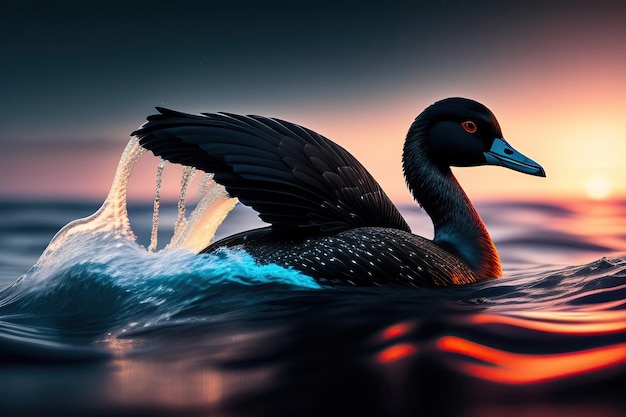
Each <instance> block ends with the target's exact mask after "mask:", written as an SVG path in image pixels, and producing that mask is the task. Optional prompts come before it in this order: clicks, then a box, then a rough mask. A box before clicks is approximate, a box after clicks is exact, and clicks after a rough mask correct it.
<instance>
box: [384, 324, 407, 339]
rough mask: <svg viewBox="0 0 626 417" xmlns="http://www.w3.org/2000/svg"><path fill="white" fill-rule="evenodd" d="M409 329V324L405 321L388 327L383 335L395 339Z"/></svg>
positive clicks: (385, 337)
mask: <svg viewBox="0 0 626 417" xmlns="http://www.w3.org/2000/svg"><path fill="white" fill-rule="evenodd" d="M408 330H409V326H408V325H407V324H405V323H398V324H394V325H392V326H389V327H387V328H386V329H385V330H383V334H382V337H383V339H393V338H396V337H400V336H402V335H403V334H406V332H407V331H408Z"/></svg>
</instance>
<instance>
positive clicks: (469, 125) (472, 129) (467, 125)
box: [461, 120, 478, 133]
mask: <svg viewBox="0 0 626 417" xmlns="http://www.w3.org/2000/svg"><path fill="white" fill-rule="evenodd" d="M461 126H463V129H465V131H466V132H467V133H476V129H478V128H477V127H476V123H474V122H472V121H471V120H468V121H466V122H463V123H461Z"/></svg>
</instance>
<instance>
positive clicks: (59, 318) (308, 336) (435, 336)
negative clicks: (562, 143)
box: [0, 173, 626, 416]
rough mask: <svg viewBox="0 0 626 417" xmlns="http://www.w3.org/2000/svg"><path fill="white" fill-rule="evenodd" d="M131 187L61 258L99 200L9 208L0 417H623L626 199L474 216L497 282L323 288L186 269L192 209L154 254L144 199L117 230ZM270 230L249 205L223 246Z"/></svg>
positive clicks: (233, 269)
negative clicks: (250, 232)
mask: <svg viewBox="0 0 626 417" xmlns="http://www.w3.org/2000/svg"><path fill="white" fill-rule="evenodd" d="M126 179H127V176H126V174H125V173H122V175H121V176H118V177H117V178H116V181H117V183H116V184H117V186H115V185H114V187H113V190H112V193H111V194H110V195H109V197H108V199H107V204H105V206H104V209H100V211H98V214H97V215H95V216H93V217H91V218H90V219H88V220H84V221H80V222H78V223H74V226H73V227H72V228H70V229H65V230H64V231H63V232H61V233H60V234H59V235H58V237H57V238H56V239H55V241H53V243H52V244H50V246H48V243H49V242H50V240H51V239H52V237H53V236H54V235H55V233H56V232H57V231H58V230H59V229H61V228H62V227H63V226H64V225H65V224H67V223H68V222H70V221H72V220H74V219H78V218H84V217H86V216H89V215H91V214H92V213H94V212H96V211H97V210H98V207H99V206H100V204H99V202H90V201H66V202H52V201H11V200H7V199H5V200H3V201H0V353H1V355H0V358H1V359H0V409H1V410H2V415H3V416H4V415H6V416H30V415H32V416H39V415H48V416H50V415H59V416H83V415H89V416H93V415H96V416H126V415H128V416H136V415H141V416H143V415H145V416H170V415H171V416H205V415H210V416H213V415H218V416H257V415H267V416H280V415H285V416H287V415H289V416H292V415H328V414H331V415H341V414H346V415H364V416H374V415H384V416H411V415H417V414H423V415H450V416H501V415H509V416H522V415H533V416H547V415H550V416H583V415H602V416H619V415H624V413H625V412H626V400H624V399H623V398H624V390H625V389H626V258H624V257H623V256H624V254H625V253H626V250H625V248H626V201H604V202H591V201H582V200H580V201H575V200H567V201H550V202H545V201H541V202H539V201H508V202H484V203H481V204H478V210H479V212H480V213H481V215H482V216H483V218H484V220H485V222H486V224H487V226H488V227H489V229H490V231H491V234H492V236H493V238H494V240H495V242H496V246H497V247H498V249H499V252H500V254H501V257H502V261H503V267H504V270H505V274H506V278H504V279H501V280H497V281H494V282H489V283H484V284H479V285H472V286H467V287H459V288H447V289H416V288H397V287H375V288H348V287H334V288H325V287H320V286H319V285H317V284H316V283H315V281H313V280H312V279H310V278H309V277H306V276H304V275H302V274H299V273H297V272H295V271H289V270H286V269H283V268H280V267H276V266H257V265H255V264H254V262H253V261H252V260H251V259H250V258H249V257H248V256H247V255H246V254H245V253H243V252H238V251H224V252H220V253H216V254H209V255H202V256H196V255H194V253H193V252H192V251H190V250H188V249H185V248H187V247H191V248H196V247H198V246H199V245H201V244H203V242H202V241H200V242H198V241H192V240H190V239H189V236H188V235H185V228H192V229H193V228H194V227H199V226H198V224H200V223H203V222H204V220H203V219H202V218H200V219H199V220H193V219H192V217H193V215H189V214H188V220H185V221H183V222H182V223H181V220H180V218H179V215H178V213H180V210H179V206H180V205H181V203H180V202H176V201H171V202H167V201H163V200H161V201H160V206H161V208H160V212H159V216H158V217H159V226H160V227H159V231H158V246H157V245H154V239H151V235H152V234H153V228H152V219H153V204H152V203H151V202H145V203H144V202H132V201H131V202H129V204H128V213H129V214H128V217H129V218H130V224H128V222H126V221H125V220H124V219H126V213H125V211H126V207H125V205H124V204H122V203H123V202H124V197H125V194H124V193H123V192H119V190H120V189H122V188H124V184H125V181H126ZM204 181H205V182H206V179H205V180H204ZM120 184H121V185H120ZM116 187H117V191H118V192H114V191H115V189H116ZM206 193H207V192H206V191H205V194H206ZM188 194H190V193H188ZM203 195H204V194H203ZM213 197H215V196H213ZM218 200H219V199H218ZM212 201H215V198H213V200H212ZM183 205H185V203H183ZM226 206H227V207H226V208H223V209H222V211H221V213H224V212H226V213H227V212H228V210H230V206H228V204H226ZM402 211H403V213H404V214H405V215H406V218H407V220H408V221H409V223H410V224H411V226H412V227H413V229H414V231H415V232H417V233H420V234H424V235H427V236H429V235H432V230H431V226H430V223H429V222H428V219H427V218H426V217H425V215H424V213H422V212H421V211H420V210H419V209H418V208H417V207H414V206H403V207H402ZM206 213H211V209H210V208H209V209H208V211H207V212H206ZM212 216H214V217H218V218H219V217H220V214H219V213H218V214H215V212H214V211H213V214H212ZM196 221H197V222H200V223H196ZM218 223H219V222H218ZM258 224H259V223H258V220H257V219H256V218H255V215H254V213H252V212H250V211H249V210H246V209H245V208H242V207H240V206H237V207H236V208H235V209H234V210H233V211H232V212H231V213H230V215H229V217H228V218H227V220H226V221H225V222H224V223H223V224H222V225H221V226H220V227H219V229H217V232H216V233H217V236H218V237H220V236H224V235H228V234H231V233H234V232H236V231H239V230H245V229H248V228H251V227H255V226H257V225H258ZM175 228H177V229H179V230H178V231H177V232H176V236H177V237H176V238H175V239H173V241H172V244H171V245H170V246H169V247H168V248H167V249H164V248H165V246H166V244H167V242H168V241H169V240H170V238H171V237H172V235H173V234H174V231H175V230H174V229H175ZM213 228H214V227H213V226H210V227H208V229H206V230H209V231H208V232H207V233H209V234H212V233H213V232H214V230H213ZM68 230H69V231H68ZM135 235H136V239H137V240H136V241H135ZM151 242H152V246H154V247H155V250H154V251H148V250H147V249H146V248H149V247H150V246H151ZM151 249H152V248H151ZM194 250H195V249H194ZM42 253H43V256H41V255H42ZM40 256H41V258H40ZM18 277H19V279H18Z"/></svg>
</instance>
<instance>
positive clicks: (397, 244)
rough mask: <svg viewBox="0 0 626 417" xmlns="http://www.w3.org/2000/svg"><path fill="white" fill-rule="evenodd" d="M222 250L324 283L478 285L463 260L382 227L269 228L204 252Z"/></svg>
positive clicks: (413, 236)
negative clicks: (286, 231)
mask: <svg viewBox="0 0 626 417" xmlns="http://www.w3.org/2000/svg"><path fill="white" fill-rule="evenodd" d="M219 247H239V248H241V249H243V250H245V251H246V252H247V253H249V254H250V255H252V256H253V257H254V258H255V259H256V260H257V261H258V262H259V263H262V264H270V263H276V264H279V265H283V266H287V267H293V268H295V269H297V270H299V271H301V272H303V273H305V274H307V275H310V276H312V277H314V278H316V279H317V280H318V281H319V282H320V283H328V284H351V285H360V286H362V285H379V284H398V285H405V286H406V285H409V286H416V287H429V286H448V285H457V284H469V283H473V282H476V281H477V279H476V277H475V275H474V274H473V273H472V271H471V269H470V268H469V267H468V266H467V265H466V264H465V263H464V262H463V261H461V260H460V259H458V258H457V257H455V256H451V254H450V253H449V252H447V251H445V250H443V249H442V248H440V247H438V246H437V245H435V244H434V243H433V242H432V241H430V240H428V239H425V238H423V237H421V236H417V235H414V234H411V233H409V232H405V231H402V230H398V229H390V228H383V227H359V228H354V229H350V230H345V231H342V232H339V233H335V234H326V235H323V234H314V235H308V236H302V235H300V234H294V235H292V236H289V235H286V234H284V233H276V232H274V231H272V230H271V229H270V228H264V229H257V230H253V231H247V232H243V233H240V234H237V235H234V236H230V237H227V238H225V239H223V240H220V241H218V242H215V243H213V244H212V245H210V246H209V247H208V248H206V249H205V250H204V252H211V251H214V250H216V249H217V248H219Z"/></svg>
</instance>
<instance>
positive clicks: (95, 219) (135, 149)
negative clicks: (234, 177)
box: [33, 138, 237, 268]
mask: <svg viewBox="0 0 626 417" xmlns="http://www.w3.org/2000/svg"><path fill="white" fill-rule="evenodd" d="M145 152H146V150H145V149H144V148H143V147H141V145H140V144H139V140H138V139H136V138H132V139H131V140H130V141H129V143H128V145H126V148H125V149H124V152H123V154H122V157H121V159H120V162H119V164H118V167H117V170H116V172H115V177H114V179H113V184H112V186H111V190H110V191H109V194H108V195H107V198H106V199H105V201H104V203H103V204H102V206H101V207H100V208H99V209H98V210H97V211H96V212H95V213H94V214H92V215H91V216H89V217H85V218H82V219H78V220H75V221H73V222H71V223H69V224H67V225H66V226H65V227H63V228H62V229H61V230H60V231H59V232H58V233H57V234H56V235H55V236H54V238H53V239H52V240H51V241H50V244H49V245H48V247H47V248H46V250H45V251H44V252H43V254H42V255H41V257H40V258H39V260H38V261H37V263H36V264H35V266H34V267H33V268H41V267H43V266H49V265H50V264H51V263H54V264H57V265H63V264H65V263H66V261H69V260H70V259H71V258H73V256H72V255H71V251H70V250H68V249H67V247H68V246H70V245H71V246H72V247H77V248H81V247H84V246H85V245H87V246H93V243H94V239H97V238H105V239H107V240H108V239H113V240H114V241H118V244H121V241H129V242H132V243H133V244H135V245H136V236H135V234H134V232H133V230H132V229H131V226H130V221H129V219H128V210H127V187H128V181H129V178H130V176H131V173H132V171H133V168H134V167H135V165H136V164H137V162H138V161H139V158H140V157H141V156H142V155H143V154H144V153H145ZM164 166H165V161H161V162H160V164H159V167H158V169H157V176H156V186H155V199H154V212H153V224H152V232H151V239H150V245H149V247H148V248H147V251H148V252H152V251H154V250H156V245H157V232H158V222H159V206H160V189H161V182H162V175H163V168H164ZM194 172H195V170H194V169H192V168H189V167H186V168H185V169H184V171H183V177H182V179H181V190H180V196H179V203H178V218H177V220H176V227H175V232H174V234H173V236H172V238H171V240H170V243H169V244H168V245H166V247H165V248H164V249H163V250H164V251H166V250H167V251H169V250H176V249H188V250H191V251H196V252H197V251H199V250H201V249H203V248H204V247H206V246H207V245H208V244H209V243H210V242H211V240H212V239H213V236H214V235H215V232H216V230H217V228H218V227H219V225H220V224H221V223H222V221H223V220H224V219H225V218H226V216H227V215H228V213H229V212H230V211H231V210H232V209H233V208H234V207H235V204H236V203H237V199H236V198H231V197H230V196H229V195H228V193H227V192H226V189H225V188H224V187H223V186H221V185H220V184H217V183H216V182H214V181H210V180H209V179H207V180H205V181H204V183H203V184H202V188H201V190H200V192H201V194H202V198H201V199H200V201H199V202H198V204H197V205H196V207H195V209H194V210H193V212H192V213H191V215H190V216H189V219H187V218H186V217H185V214H186V211H185V196H186V193H187V188H188V187H189V184H190V182H191V178H192V176H193V174H194ZM192 231H193V233H192ZM137 246H138V245H137Z"/></svg>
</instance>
